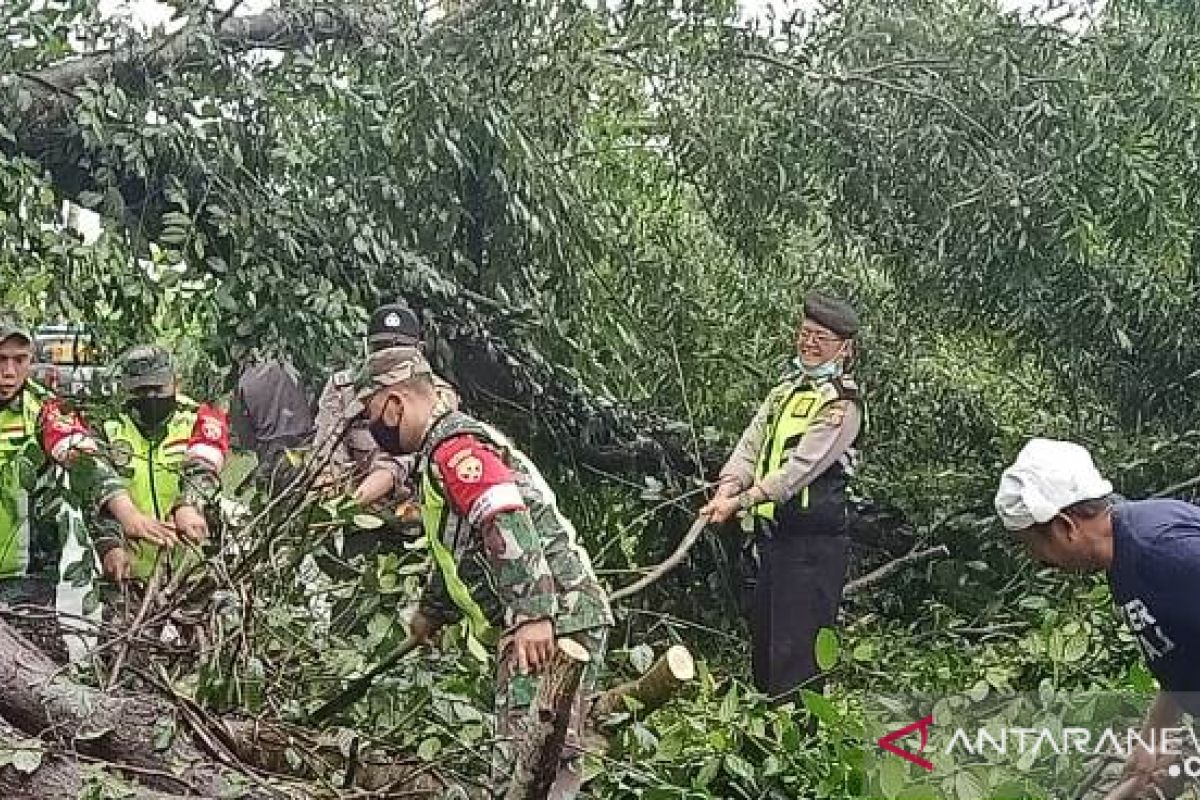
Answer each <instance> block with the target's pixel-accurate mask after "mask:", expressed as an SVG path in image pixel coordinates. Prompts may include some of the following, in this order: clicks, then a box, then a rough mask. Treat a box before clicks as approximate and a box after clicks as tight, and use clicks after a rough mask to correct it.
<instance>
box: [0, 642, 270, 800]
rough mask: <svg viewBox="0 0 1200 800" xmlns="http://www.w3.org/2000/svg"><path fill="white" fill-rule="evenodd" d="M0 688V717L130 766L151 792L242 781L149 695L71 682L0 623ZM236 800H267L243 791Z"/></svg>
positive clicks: (217, 787) (205, 790)
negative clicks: (118, 692)
mask: <svg viewBox="0 0 1200 800" xmlns="http://www.w3.org/2000/svg"><path fill="white" fill-rule="evenodd" d="M0 686H3V687H4V691H3V692H0V718H3V719H5V720H7V721H8V722H9V723H11V724H12V725H13V726H15V727H16V728H17V729H19V730H20V731H22V732H24V733H25V734H27V735H29V736H36V737H40V738H42V739H43V740H44V741H47V742H56V743H60V744H62V745H64V746H66V747H69V748H71V749H72V750H74V751H78V752H79V753H82V754H84V755H89V756H94V757H96V758H99V759H102V760H104V761H108V762H111V763H112V764H114V765H116V766H118V767H119V766H122V765H123V766H127V767H130V768H133V769H135V770H137V771H138V772H139V774H140V775H141V776H142V777H143V778H144V781H145V783H146V784H147V785H149V786H152V787H153V788H156V789H161V790H163V791H167V792H177V793H178V792H184V793H187V792H193V793H196V792H198V793H200V794H202V795H205V796H213V797H220V796H227V793H229V792H231V791H232V790H234V789H235V787H236V786H237V785H239V783H240V781H239V780H237V779H233V778H231V775H230V773H228V772H226V771H225V770H223V769H221V768H219V767H217V766H216V765H214V764H213V763H212V761H211V760H210V759H209V758H207V757H206V756H205V755H204V754H203V753H201V752H200V751H199V750H198V749H197V748H196V747H195V746H193V745H192V744H191V742H190V741H189V739H188V737H187V736H186V735H184V734H183V732H182V731H180V730H178V716H177V713H176V709H175V707H174V706H173V705H172V704H170V703H168V702H166V701H164V700H161V699H159V698H155V697H143V696H137V697H123V696H118V695H109V694H105V693H104V692H101V691H99V690H97V689H93V688H90V687H87V686H82V685H80V684H77V683H74V682H72V681H70V680H68V679H67V678H66V677H64V676H63V674H62V670H61V669H60V668H59V667H58V666H56V665H55V664H54V663H53V662H52V661H50V659H49V658H47V657H46V656H45V655H44V654H43V653H42V652H41V651H39V650H38V649H37V648H35V647H34V646H33V645H31V644H29V642H28V641H26V640H25V638H24V637H22V636H21V635H20V634H19V633H17V632H16V631H15V630H14V629H13V628H12V626H11V625H9V624H8V623H6V622H3V621H0ZM239 796H240V797H244V798H258V797H268V796H269V795H267V794H266V793H265V792H262V791H259V790H256V789H245V790H242V793H241V794H240V795H239Z"/></svg>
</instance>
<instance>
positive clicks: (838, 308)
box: [804, 292, 858, 339]
mask: <svg viewBox="0 0 1200 800" xmlns="http://www.w3.org/2000/svg"><path fill="white" fill-rule="evenodd" d="M804 316H805V317H806V318H808V319H811V320H812V321H813V322H817V323H820V324H821V325H824V326H825V327H826V328H829V330H831V331H833V332H834V333H836V334H837V335H838V336H841V337H842V338H843V339H850V338H853V337H854V335H855V334H856V333H858V314H856V313H855V311H854V309H853V308H851V306H850V304H849V303H847V302H845V301H844V300H839V299H837V298H836V297H830V296H829V295H827V294H821V293H820V292H812V293H811V294H809V295H808V296H807V297H805V298H804Z"/></svg>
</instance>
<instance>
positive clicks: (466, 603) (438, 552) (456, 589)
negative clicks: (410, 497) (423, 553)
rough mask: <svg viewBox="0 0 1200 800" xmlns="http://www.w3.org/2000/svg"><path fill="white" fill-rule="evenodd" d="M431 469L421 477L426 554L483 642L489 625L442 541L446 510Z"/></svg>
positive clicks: (430, 466)
mask: <svg viewBox="0 0 1200 800" xmlns="http://www.w3.org/2000/svg"><path fill="white" fill-rule="evenodd" d="M432 470H433V466H432V464H431V465H429V466H426V467H425V471H424V474H423V475H422V476H421V522H422V527H424V529H425V540H426V542H428V544H429V554H430V555H431V556H433V561H434V563H435V564H437V568H438V571H439V572H441V573H442V581H443V582H444V583H445V584H446V593H447V594H449V595H450V599H451V600H453V601H454V605H456V606H458V610H459V611H461V612H462V613H463V616H464V617H466V620H467V625H468V626H469V628H470V632H471V634H472V635H474V636H475V637H476V638H477V639H483V638H484V637H485V636H487V635H488V634H489V633H490V628H491V625H489V624H488V621H487V617H486V616H484V613H483V609H482V608H480V607H479V603H477V602H475V598H474V597H473V596H472V595H471V590H470V588H469V587H468V586H467V585H466V584H465V583H463V579H462V578H461V577H459V574H458V562H457V561H456V560H455V558H454V554H453V553H451V552H450V549H449V548H447V547H446V544H445V542H443V541H442V533H443V532H444V530H443V529H444V528H445V526H446V520H447V518H448V517H449V514H448V513H447V512H448V510H449V509H447V508H446V498H445V497H443V496H442V493H441V492H440V491H438V488H437V482H436V481H435V480H434V479H433V477H432V476H431V474H430V473H431V472H432Z"/></svg>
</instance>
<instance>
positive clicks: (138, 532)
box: [123, 513, 179, 547]
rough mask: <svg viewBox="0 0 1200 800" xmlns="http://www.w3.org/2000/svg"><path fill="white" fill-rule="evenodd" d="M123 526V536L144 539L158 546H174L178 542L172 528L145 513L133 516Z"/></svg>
mask: <svg viewBox="0 0 1200 800" xmlns="http://www.w3.org/2000/svg"><path fill="white" fill-rule="evenodd" d="M123 527H124V529H125V536H126V538H129V539H145V540H146V541H147V542H150V543H151V544H156V545H158V546H159V547H174V546H175V545H177V544H179V537H178V536H176V535H175V529H174V528H172V527H171V526H170V525H168V524H167V523H165V522H159V521H158V520H156V519H155V518H154V517H148V516H146V515H145V514H141V513H139V514H137V515H135V516H133V517H132V518H131V519H130V520H129V521H128V523H126V524H125V525H124V526H123Z"/></svg>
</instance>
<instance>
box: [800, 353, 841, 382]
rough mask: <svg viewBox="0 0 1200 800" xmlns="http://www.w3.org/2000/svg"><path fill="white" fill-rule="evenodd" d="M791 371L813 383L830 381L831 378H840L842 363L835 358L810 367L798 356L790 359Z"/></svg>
mask: <svg viewBox="0 0 1200 800" xmlns="http://www.w3.org/2000/svg"><path fill="white" fill-rule="evenodd" d="M792 369H794V370H795V371H796V372H797V373H798V374H801V375H803V376H805V377H806V378H810V379H811V380H814V381H822V380H832V379H833V378H838V377H841V374H842V362H841V361H839V360H837V359H836V358H835V359H831V360H829V361H826V362H825V363H823V364H817V365H816V366H815V367H810V366H808V365H806V364H805V363H804V361H803V359H801V358H800V356H796V357H795V358H793V359H792Z"/></svg>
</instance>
